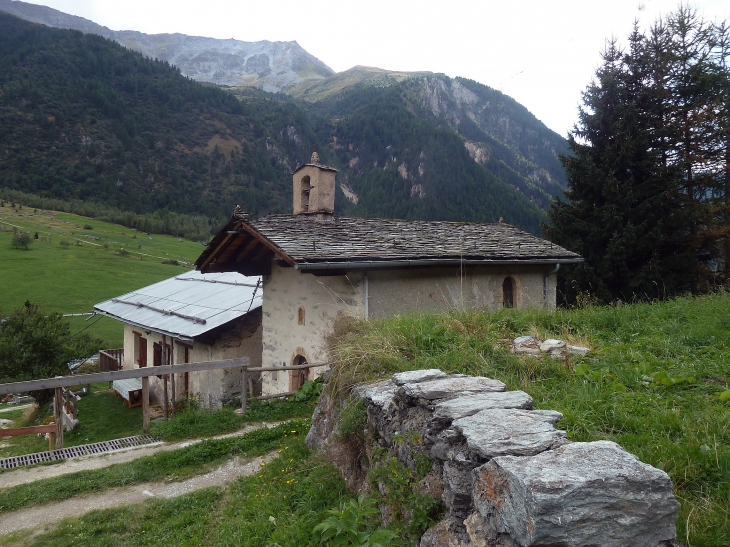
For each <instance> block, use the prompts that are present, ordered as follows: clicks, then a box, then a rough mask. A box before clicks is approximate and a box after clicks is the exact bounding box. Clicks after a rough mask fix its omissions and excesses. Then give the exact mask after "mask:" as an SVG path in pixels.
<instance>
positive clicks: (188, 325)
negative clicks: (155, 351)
mask: <svg viewBox="0 0 730 547" xmlns="http://www.w3.org/2000/svg"><path fill="white" fill-rule="evenodd" d="M262 300H263V289H262V286H261V277H260V276H245V275H241V274H239V273H235V272H227V273H209V274H203V273H200V272H198V271H195V270H193V271H190V272H187V273H184V274H180V275H177V276H175V277H171V278H170V279H166V280H164V281H160V282H159V283H155V284H154V285H149V286H148V287H143V288H141V289H137V290H136V291H132V292H130V293H127V294H124V295H122V296H118V297H116V298H112V299H111V300H107V301H106V302H102V303H100V304H97V305H96V306H94V311H95V312H96V313H99V314H102V315H106V316H108V317H112V318H114V319H118V320H120V321H124V322H125V323H130V324H132V325H136V326H138V327H140V328H144V329H148V330H153V331H155V332H159V333H162V334H167V335H170V336H173V337H176V338H180V339H182V340H192V339H194V338H195V337H197V336H201V335H203V334H205V333H207V332H209V331H211V330H213V329H215V328H217V327H220V326H221V325H224V324H226V323H228V322H229V321H233V320H234V319H238V318H239V317H242V316H244V315H246V314H247V313H248V312H250V311H252V310H255V309H256V308H260V307H261V303H262Z"/></svg>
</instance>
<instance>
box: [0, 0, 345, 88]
mask: <svg viewBox="0 0 730 547" xmlns="http://www.w3.org/2000/svg"><path fill="white" fill-rule="evenodd" d="M0 11H4V12H7V13H10V14H12V15H15V16H17V17H20V18H21V19H25V20H26V21H30V22H33V23H40V24H43V25H47V26H50V27H55V28H64V29H72V30H79V31H81V32H86V33H91V34H99V35H101V36H104V37H105V38H109V39H110V40H114V41H116V42H119V43H120V44H121V45H123V46H124V47H127V48H129V49H131V50H134V51H138V52H140V53H142V54H143V55H146V56H147V57H150V58H152V59H159V60H161V61H167V62H168V63H170V64H172V65H175V66H176V67H178V68H179V69H180V72H182V73H183V74H184V75H186V76H189V77H190V78H193V79H194V80H198V81H203V82H212V83H215V84H219V85H225V86H254V87H259V88H261V89H263V90H265V91H272V92H277V91H281V90H282V89H284V88H287V87H290V86H292V85H295V84H298V83H300V82H302V81H305V80H317V79H322V78H326V77H328V76H331V75H332V74H333V73H334V72H333V71H332V69H330V68H329V67H328V66H327V65H325V64H324V63H323V62H322V61H320V60H319V59H317V58H316V57H314V56H313V55H310V54H309V53H307V52H306V51H305V50H304V49H303V48H302V47H301V46H300V45H299V44H297V43H296V42H269V41H266V40H265V41H261V42H243V41H240V40H233V39H231V40H218V39H215V38H205V37H201V36H187V35H185V34H144V33H142V32H136V31H132V30H123V31H115V30H111V29H109V28H107V27H104V26H101V25H97V24H96V23H94V22H92V21H89V20H88V19H84V18H83V17H76V16H73V15H68V14H66V13H63V12H60V11H58V10H54V9H52V8H48V7H45V6H37V5H34V4H28V3H25V2H18V1H15V0H0Z"/></svg>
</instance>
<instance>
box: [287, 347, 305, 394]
mask: <svg viewBox="0 0 730 547" xmlns="http://www.w3.org/2000/svg"><path fill="white" fill-rule="evenodd" d="M306 364H307V358H306V357H304V356H303V355H297V356H296V357H295V358H294V361H293V362H292V365H293V366H299V365H306ZM307 380H309V369H308V368H303V369H299V370H290V371H289V391H296V390H297V389H299V388H300V387H302V386H303V385H304V382H306V381H307Z"/></svg>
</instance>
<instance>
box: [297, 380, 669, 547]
mask: <svg viewBox="0 0 730 547" xmlns="http://www.w3.org/2000/svg"><path fill="white" fill-rule="evenodd" d="M353 394H354V397H355V398H358V399H360V400H362V401H363V403H364V404H365V407H366V409H367V416H368V428H370V429H372V430H374V431H376V432H377V434H376V435H371V438H375V439H377V440H376V442H377V443H378V444H379V445H380V446H381V447H384V448H387V449H388V450H389V451H390V452H391V453H392V454H393V455H394V456H396V457H397V458H398V459H399V460H400V461H401V462H403V463H404V464H406V465H409V466H415V460H416V459H417V456H419V455H428V456H429V457H430V458H431V460H432V462H433V466H432V469H431V472H430V473H429V476H428V477H427V478H426V479H424V480H428V481H430V491H431V492H437V493H439V494H440V497H441V500H442V501H443V503H444V506H445V508H446V511H447V514H446V517H445V518H444V519H443V520H442V521H441V522H439V523H438V524H436V525H435V526H433V527H432V528H430V529H429V530H427V531H426V532H425V534H424V535H423V537H422V538H421V543H420V544H421V547H437V546H439V547H442V546H443V547H446V546H448V547H538V546H541V547H578V546H585V547H589V546H590V547H598V546H601V547H627V546H631V547H670V546H679V545H680V544H679V543H678V542H677V541H676V539H675V538H676V530H675V524H676V520H677V514H678V510H679V504H678V503H677V501H676V499H675V497H674V494H673V493H672V483H671V480H670V479H669V477H668V476H667V474H666V473H664V472H663V471H661V470H659V469H656V468H654V467H652V466H650V465H647V464H644V463H642V462H641V461H639V459H638V458H636V457H635V456H633V455H632V454H629V453H628V452H626V451H625V450H623V449H622V448H621V447H620V446H619V445H617V444H616V443H613V442H611V441H597V442H590V443H582V442H571V441H570V440H569V439H568V438H567V435H566V433H565V431H562V430H560V429H557V428H556V427H555V426H556V424H557V423H558V422H559V421H560V419H561V418H562V415H561V414H560V413H559V412H555V411H551V410H533V408H532V405H533V400H532V398H531V397H530V396H529V395H528V394H527V393H524V392H522V391H505V385H504V384H503V383H502V382H500V381H498V380H493V379H491V378H484V377H473V376H465V375H460V374H452V375H447V374H445V373H443V372H442V371H440V370H435V369H432V370H419V371H411V372H404V373H399V374H395V375H394V376H393V377H392V379H389V380H386V381H383V382H378V383H374V384H368V385H361V386H357V387H356V388H355V389H354V390H353ZM337 412H338V409H337V408H336V405H333V404H332V401H330V400H329V399H327V398H326V397H325V398H323V399H322V401H321V402H320V406H319V407H318V409H317V411H316V412H315V415H314V417H313V424H312V430H311V431H310V433H309V435H308V436H307V443H308V444H309V446H310V447H312V448H319V449H325V450H327V451H328V452H329V453H330V454H339V455H340V456H341V455H342V451H341V450H338V449H334V450H333V449H332V447H333V446H334V445H336V444H337V443H338V441H337V436H336V435H334V434H333V432H334V431H335V429H336V425H335V423H336V420H337ZM399 435H400V436H403V435H410V436H412V435H417V436H418V438H420V439H421V440H422V442H420V443H398V442H395V441H396V437H397V436H399ZM345 460H347V458H344V459H343V458H340V459H339V461H337V462H336V463H338V464H339V465H340V467H341V468H343V472H344V473H345V474H347V475H348V476H350V478H351V477H352V476H353V469H354V468H356V467H357V466H356V465H354V464H353V462H352V461H349V462H348V461H345ZM434 483H438V484H437V485H436V486H435V487H434Z"/></svg>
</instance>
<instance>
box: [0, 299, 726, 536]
mask: <svg viewBox="0 0 730 547" xmlns="http://www.w3.org/2000/svg"><path fill="white" fill-rule="evenodd" d="M524 334H531V335H535V336H537V337H539V338H542V339H545V338H550V337H557V338H562V339H564V340H567V341H569V342H572V343H579V344H583V345H587V346H589V347H590V348H591V349H592V351H591V353H589V354H588V355H587V356H585V357H580V358H576V357H572V358H569V359H567V360H565V361H562V360H554V359H552V358H550V357H547V356H544V357H539V358H535V357H532V356H523V355H515V354H513V353H511V352H510V350H509V345H508V343H507V342H508V341H509V340H510V339H512V338H514V337H516V336H518V335H524ZM729 350H730V294H727V293H720V294H715V295H709V296H703V297H683V298H678V299H676V300H672V301H669V302H653V303H652V302H647V303H636V304H631V305H621V306H609V307H592V306H589V307H586V308H582V309H573V310H557V311H554V312H547V311H543V310H526V311H521V310H502V311H500V312H498V313H486V312H483V311H477V310H474V311H468V312H456V311H454V312H451V313H445V314H439V315H414V316H400V317H393V318H390V319H387V320H383V321H373V322H366V321H358V320H346V321H343V322H341V323H340V324H338V325H337V328H336V330H335V333H334V334H333V336H332V338H331V357H332V359H333V360H334V363H335V368H334V370H333V373H332V375H331V377H330V383H329V385H328V387H327V388H326V389H328V390H332V391H331V393H334V394H336V395H338V396H339V397H347V396H348V389H347V388H348V387H349V386H351V385H352V384H353V383H355V382H360V381H366V380H374V379H382V378H384V377H387V376H389V375H390V374H391V373H393V372H396V371H401V370H413V369H418V368H440V369H442V370H444V371H445V372H461V373H467V374H475V375H484V376H489V377H492V378H498V379H500V380H502V381H504V382H505V383H507V386H508V389H522V390H524V391H526V392H528V393H529V394H530V395H532V397H533V398H534V399H535V404H536V407H538V408H543V409H554V410H558V411H560V412H562V413H563V415H564V418H563V420H562V421H561V422H559V424H558V427H560V428H561V429H565V430H566V431H567V433H568V436H569V438H570V439H571V440H573V441H593V440H599V439H610V440H613V441H615V442H617V443H619V444H620V445H622V446H623V447H624V448H625V449H626V450H628V451H629V452H632V453H634V454H636V455H637V456H638V457H639V458H640V459H641V460H642V461H644V462H646V463H649V464H651V465H653V466H655V467H657V468H660V469H663V470H664V471H666V472H667V473H668V474H669V476H670V477H671V479H672V481H673V483H674V492H675V495H676V496H677V499H678V500H679V502H680V504H681V510H680V515H679V519H678V522H677V532H678V539H679V540H680V541H681V542H682V543H683V544H684V545H685V547H715V546H720V545H730V389H728V388H729V387H730V351H729ZM353 406H354V405H353ZM192 421H193V422H194V421H195V420H192ZM190 422H191V420H188V424H187V425H186V424H185V423H183V424H181V425H180V428H182V429H185V428H186V427H190ZM201 426H202V427H203V429H205V428H207V427H208V425H206V424H204V423H201ZM168 427H169V428H170V429H169V430H168V431H167V434H169V435H170V436H171V437H175V436H177V435H178V433H177V428H176V427H175V425H174V423H172V422H170V424H169V426H168ZM287 431H289V432H290V433H289V435H290V436H287ZM291 431H296V432H297V433H291ZM303 431H304V428H303V424H300V425H299V426H298V427H297V428H292V429H291V430H287V429H286V428H285V427H284V428H281V430H280V437H279V440H278V441H275V440H274V439H273V438H271V439H270V440H267V441H266V442H267V443H268V442H272V444H268V445H267V446H271V447H273V446H275V444H276V442H278V443H279V444H278V445H277V446H278V449H279V450H281V451H282V452H281V453H280V454H281V456H280V458H279V459H277V460H275V461H273V462H271V464H270V465H267V466H266V468H265V469H262V472H261V473H259V474H257V475H256V476H253V477H248V478H246V479H240V480H238V481H236V482H235V483H233V484H231V485H229V486H228V487H226V488H223V489H213V490H203V491H199V492H195V493H193V494H190V495H189V496H185V497H181V498H176V499H172V500H166V501H153V502H151V503H145V504H140V505H135V506H130V507H125V508H122V509H114V510H110V511H97V512H93V513H90V514H88V515H86V516H84V517H82V518H79V519H71V520H68V521H66V522H64V523H63V524H61V525H60V526H59V527H58V528H56V529H54V530H51V531H49V532H47V533H45V534H41V535H39V536H36V537H33V538H29V537H16V538H0V545H3V544H7V545H14V544H18V545H46V544H49V545H50V544H54V545H66V544H69V545H70V544H71V543H73V542H74V541H78V538H83V541H84V544H88V545H102V544H103V545H122V544H129V543H140V542H141V543H144V544H146V545H163V544H169V543H166V542H168V540H169V538H174V542H175V543H177V544H189V545H193V544H206V545H246V546H257V547H259V546H260V547H263V546H273V545H280V546H289V545H298V546H301V547H303V546H314V545H318V544H319V542H318V538H317V537H315V536H313V535H312V532H311V530H312V528H313V527H314V526H316V525H317V524H318V523H320V522H322V521H323V519H324V518H326V517H327V514H328V513H327V511H326V510H327V509H328V508H336V507H337V506H338V505H339V504H340V503H342V502H344V501H347V500H352V499H353V496H354V494H352V493H348V492H347V491H346V490H344V488H343V485H342V482H341V480H340V479H339V476H338V473H337V472H336V471H335V470H334V469H333V468H332V467H331V466H330V465H329V464H328V463H327V462H324V461H322V460H321V458H320V457H319V456H318V455H316V454H312V453H310V452H309V451H308V450H307V449H306V448H305V447H304V445H303V436H302V432H303ZM340 431H343V430H342V429H341V430H340ZM267 438H268V437H267ZM236 446H238V445H236ZM201 450H202V449H201ZM206 450H208V449H206ZM235 450H237V449H235V448H234V447H233V445H231V446H228V445H227V444H225V446H224V445H223V444H221V445H220V446H218V445H210V450H209V453H208V452H206V453H205V454H203V453H200V454H198V453H197V452H196V453H195V454H193V453H190V456H189V457H190V458H193V459H195V460H196V461H200V462H202V463H205V465H208V464H209V463H211V462H213V461H220V459H219V458H222V457H225V455H226V454H232V453H234V452H235ZM180 457H183V455H182V454H181V455H180ZM187 457H188V456H185V458H187ZM172 461H173V460H171V462H172ZM174 461H177V460H174ZM181 461H182V460H181ZM185 462H187V459H185ZM206 462H207V463H206ZM160 465H161V467H160V468H159V471H155V473H158V474H159V476H160V477H168V473H170V472H171V470H172V469H173V468H174V467H175V465H177V464H173V463H170V462H166V463H164V464H163V462H162V461H161V462H160ZM185 465H187V464H185ZM153 467H154V466H153ZM183 467H184V466H183ZM135 469H136V468H135ZM145 469H146V466H145ZM185 469H187V468H185ZM128 472H129V473H132V474H133V475H134V474H135V473H141V470H140V471H135V470H132V469H131V468H130V469H128V470H127V471H125V470H123V469H119V470H116V471H108V472H106V473H108V475H103V476H102V475H101V474H100V475H94V474H93V472H92V474H90V475H86V474H85V475H83V477H81V476H79V477H78V479H79V480H75V479H74V478H73V477H67V478H65V479H64V481H68V482H64V483H63V488H61V486H62V485H61V483H58V484H56V483H53V484H51V483H47V484H46V485H45V486H44V485H43V484H38V485H37V486H36V487H34V488H35V489H36V490H38V491H39V492H42V491H49V490H53V491H63V492H66V493H67V494H68V492H69V488H68V486H69V485H71V484H76V483H78V484H81V485H84V484H86V485H88V487H82V488H81V490H82V491H90V490H97V489H104V488H105V487H106V486H105V485H109V484H112V483H113V480H117V479H116V478H114V477H117V476H118V475H117V473H120V474H121V475H120V476H127V473H128ZM134 476H136V475H134ZM141 476H142V475H140V477H141ZM156 476H157V475H156ZM169 478H170V479H171V480H176V479H175V478H174V477H171V476H170V477H169ZM81 479H83V480H81ZM134 480H137V479H134ZM139 480H141V478H140V479H139ZM110 481H111V482H110ZM46 487H48V488H46ZM82 491H79V492H78V494H76V495H81V494H82V493H83V492H82ZM67 494H65V495H67ZM38 495H39V494H38ZM32 497H33V494H32V493H31V492H30V491H29V490H14V489H9V490H6V491H4V492H0V505H2V506H4V507H5V509H4V510H6V511H7V510H13V509H14V508H16V507H20V506H27V504H28V503H29V501H28V500H31V499H32ZM30 503H31V504H33V502H30ZM160 514H165V515H170V519H172V520H170V521H169V522H168V521H167V520H164V519H163V520H159V519H157V518H156V516H159V515H160ZM175 519H177V520H175ZM173 523H177V524H176V525H173ZM398 525H403V526H404V528H401V529H400V531H401V532H403V533H404V536H405V526H406V525H407V523H395V524H391V525H390V526H391V527H394V526H398ZM379 526H382V524H381V523H380V522H379V521H378V520H377V519H371V520H370V521H369V527H370V530H374V529H377V528H378V527H379ZM125 542H127V543H125Z"/></svg>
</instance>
